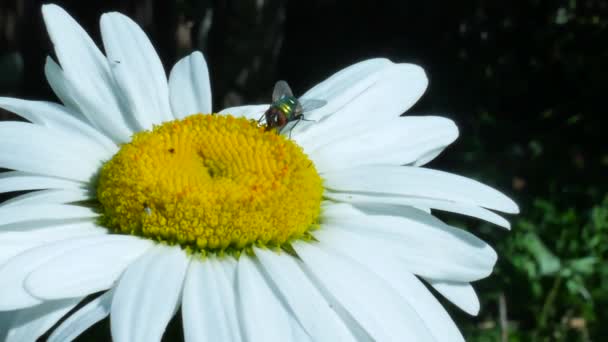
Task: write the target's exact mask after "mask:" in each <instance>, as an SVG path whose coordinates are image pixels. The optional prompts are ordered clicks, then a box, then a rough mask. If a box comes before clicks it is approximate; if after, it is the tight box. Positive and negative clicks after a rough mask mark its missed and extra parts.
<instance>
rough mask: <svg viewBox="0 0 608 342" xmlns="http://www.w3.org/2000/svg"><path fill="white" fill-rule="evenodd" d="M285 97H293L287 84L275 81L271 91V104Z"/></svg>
mask: <svg viewBox="0 0 608 342" xmlns="http://www.w3.org/2000/svg"><path fill="white" fill-rule="evenodd" d="M285 96H293V92H292V91H291V88H289V85H288V84H287V82H285V81H283V80H281V81H277V83H275V85H274V90H273V91H272V102H275V101H278V100H280V99H281V98H283V97H285Z"/></svg>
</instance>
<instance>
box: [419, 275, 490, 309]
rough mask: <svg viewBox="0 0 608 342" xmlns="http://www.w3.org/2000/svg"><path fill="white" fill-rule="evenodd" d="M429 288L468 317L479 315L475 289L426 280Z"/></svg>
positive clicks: (459, 284)
mask: <svg viewBox="0 0 608 342" xmlns="http://www.w3.org/2000/svg"><path fill="white" fill-rule="evenodd" d="M426 280H427V281H428V282H429V284H431V286H433V287H434V288H435V290H437V292H439V293H441V294H442V295H443V296H444V297H445V298H447V300H449V301H450V302H452V303H454V305H456V306H457V307H459V308H460V309H461V310H462V311H464V312H466V313H468V314H469V315H473V316H477V314H478V313H479V298H477V294H476V293H475V289H473V286H471V284H469V283H458V282H448V281H440V280H433V279H426Z"/></svg>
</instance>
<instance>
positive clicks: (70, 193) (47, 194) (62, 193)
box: [0, 181, 94, 208]
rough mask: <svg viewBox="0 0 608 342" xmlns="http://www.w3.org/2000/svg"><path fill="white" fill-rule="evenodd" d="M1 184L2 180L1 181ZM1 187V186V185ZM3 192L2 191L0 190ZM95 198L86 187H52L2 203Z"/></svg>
mask: <svg viewBox="0 0 608 342" xmlns="http://www.w3.org/2000/svg"><path fill="white" fill-rule="evenodd" d="M0 184H1V181H0ZM0 187H1V186H0ZM0 192H2V191H0ZM92 198H94V195H92V194H91V193H90V192H89V191H88V190H85V189H65V190H63V189H57V190H55V189H51V190H40V191H33V192H28V193H26V194H23V195H19V196H16V197H13V198H11V199H8V200H6V201H4V202H2V203H1V204H0V208H1V207H10V206H19V205H36V204H45V203H46V204H66V203H74V202H80V201H86V200H90V199H92Z"/></svg>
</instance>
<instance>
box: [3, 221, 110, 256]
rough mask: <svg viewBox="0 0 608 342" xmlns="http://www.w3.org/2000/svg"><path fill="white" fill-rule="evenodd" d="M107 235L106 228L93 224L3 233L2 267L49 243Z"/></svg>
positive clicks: (76, 224) (74, 224)
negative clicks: (22, 253)
mask: <svg viewBox="0 0 608 342" xmlns="http://www.w3.org/2000/svg"><path fill="white" fill-rule="evenodd" d="M106 233H107V230H106V229H105V228H101V227H97V226H96V225H95V224H94V223H93V222H76V223H63V225H58V226H54V227H50V228H42V229H37V230H35V231H25V232H23V231H8V232H7V231H3V232H2V233H0V265H2V264H4V263H5V262H6V261H8V260H9V259H10V258H12V257H14V256H15V255H17V254H19V253H21V252H24V251H26V250H28V249H32V248H34V247H38V246H41V245H44V244H47V243H51V242H55V241H61V240H66V239H70V238H74V237H79V236H88V235H96V234H106Z"/></svg>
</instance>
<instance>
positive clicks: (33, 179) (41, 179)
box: [0, 171, 86, 193]
mask: <svg viewBox="0 0 608 342" xmlns="http://www.w3.org/2000/svg"><path fill="white" fill-rule="evenodd" d="M85 186H86V183H83V182H80V181H74V180H68V179H62V178H55V177H49V176H42V175H37V174H32V173H27V172H21V171H8V172H2V173H0V193H2V192H11V191H24V190H38V189H66V190H67V191H83V190H84V189H83V188H84V187H85Z"/></svg>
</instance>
